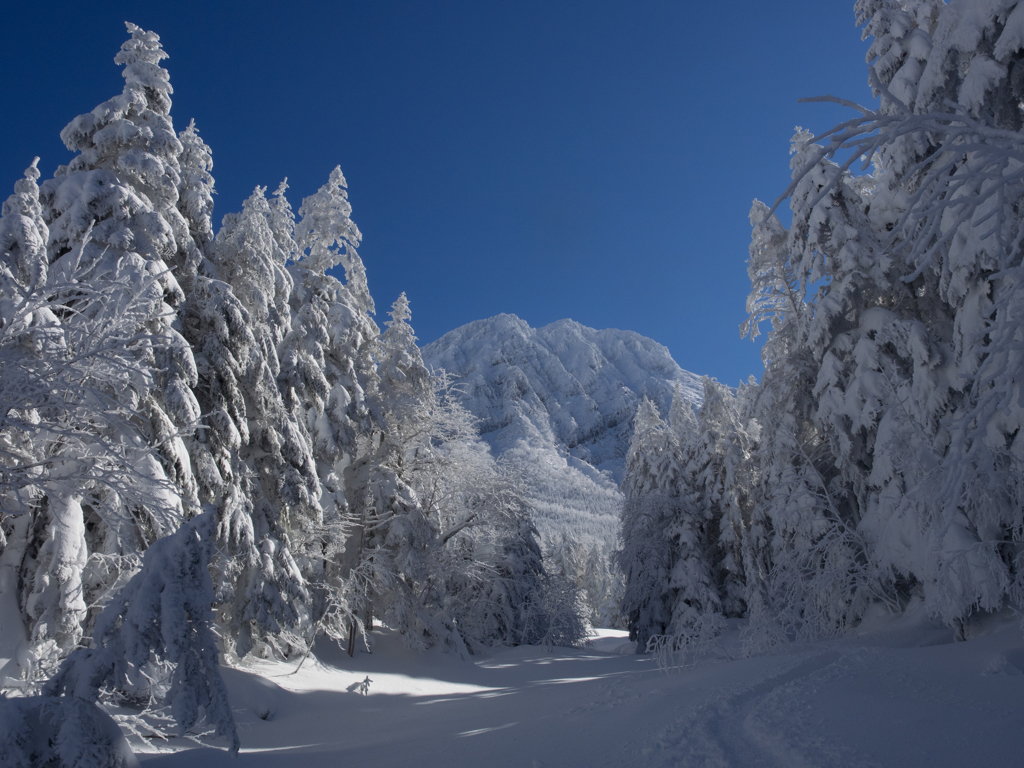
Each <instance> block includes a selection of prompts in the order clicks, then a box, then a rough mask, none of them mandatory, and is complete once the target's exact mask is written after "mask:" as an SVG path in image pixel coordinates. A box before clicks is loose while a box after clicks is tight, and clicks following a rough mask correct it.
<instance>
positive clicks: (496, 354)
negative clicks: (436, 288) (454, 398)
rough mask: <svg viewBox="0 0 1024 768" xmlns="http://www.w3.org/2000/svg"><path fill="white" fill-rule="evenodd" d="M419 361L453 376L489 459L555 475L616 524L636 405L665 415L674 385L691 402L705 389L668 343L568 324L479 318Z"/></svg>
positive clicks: (562, 486) (449, 335) (509, 317)
mask: <svg viewBox="0 0 1024 768" xmlns="http://www.w3.org/2000/svg"><path fill="white" fill-rule="evenodd" d="M423 358H424V360H425V361H426V362H427V364H428V365H429V366H432V367H434V368H435V369H441V368H443V369H444V370H446V371H447V372H448V373H449V374H451V375H452V377H453V378H454V379H455V382H456V383H457V384H458V385H459V388H460V390H461V391H462V397H461V399H462V402H463V405H465V406H466V407H467V408H468V409H469V410H470V411H471V412H472V413H473V415H474V416H476V417H477V418H478V419H479V420H480V431H481V435H482V437H483V438H484V440H486V441H487V442H488V444H489V445H490V446H491V450H492V451H493V452H494V453H495V455H512V454H514V453H517V452H518V454H519V455H520V456H521V457H526V455H527V454H529V460H530V462H531V465H535V466H546V467H548V468H549V469H550V471H555V469H557V472H556V474H558V473H561V474H559V477H558V478H557V479H556V478H555V477H554V476H552V478H550V480H551V482H550V485H552V486H554V487H555V488H557V489H559V490H558V491H557V492H558V493H559V494H563V495H564V493H565V492H566V491H565V490H564V489H565V487H566V485H567V484H568V485H574V486H578V487H577V488H576V490H575V491H573V493H574V494H575V495H576V496H577V497H578V502H579V505H582V507H586V508H589V509H591V510H596V509H597V508H600V509H601V510H603V511H602V512H601V514H609V515H613V516H614V518H615V520H616V521H617V504H618V502H619V501H620V500H621V496H620V495H619V494H618V489H617V484H618V483H619V482H620V481H621V479H622V473H623V470H624V465H625V456H626V451H627V449H628V447H629V439H630V436H631V434H632V424H633V416H634V414H635V413H636V408H637V405H638V404H639V402H640V400H641V399H642V398H644V397H648V398H650V399H651V400H652V401H654V403H655V404H656V405H657V406H658V408H659V410H660V411H661V412H662V414H663V415H665V416H667V415H668V412H669V406H670V405H671V402H672V396H673V393H674V391H675V387H676V385H677V384H678V385H680V386H682V388H683V392H684V393H685V394H686V395H688V396H689V398H690V399H691V400H692V401H693V402H694V403H695V404H696V403H699V402H700V399H701V393H702V386H701V382H700V378H699V377H698V376H695V375H694V374H692V373H689V372H687V371H684V370H683V369H682V368H680V367H679V365H677V364H676V362H675V360H673V359H672V356H671V354H670V353H669V351H668V349H667V348H666V347H665V346H663V345H661V344H659V343H657V342H656V341H653V340H652V339H649V338H647V337H645V336H641V335H640V334H638V333H634V332H633V331H622V330H619V329H616V328H606V329H603V330H597V329H594V328H589V327H587V326H585V325H582V324H580V323H578V322H576V321H575V320H570V319H568V318H566V319H562V320H557V321H555V322H553V323H550V324H548V325H545V326H543V327H542V328H531V327H530V326H529V324H528V323H526V322H525V321H524V320H522V319H521V318H519V317H516V316H515V315H509V314H502V315H496V316H494V317H491V318H487V319H484V320H477V321H474V322H472V323H468V324H466V325H464V326H462V327H460V328H456V329H455V330H453V331H450V332H449V333H447V334H445V335H444V336H442V337H441V338H440V339H438V340H437V341H435V342H433V343H432V344H428V345H427V346H426V347H424V349H423ZM524 460H525V458H524ZM552 468H555V469H552ZM563 470H564V471H563ZM570 476H572V477H570ZM581 488H582V490H580V489H581ZM587 488H592V491H593V492H592V493H591V491H588V490H587ZM613 509H614V513H613V512H612V510H613ZM539 525H540V524H539ZM540 527H541V528H542V532H543V527H544V526H543V525H540Z"/></svg>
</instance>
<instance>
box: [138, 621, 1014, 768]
mask: <svg viewBox="0 0 1024 768" xmlns="http://www.w3.org/2000/svg"><path fill="white" fill-rule="evenodd" d="M977 632H978V635H977V636H975V637H973V638H972V639H970V640H969V641H967V642H961V643H953V642H952V632H951V630H949V629H947V628H943V627H941V626H939V625H936V624H934V623H932V622H931V621H929V620H928V619H926V618H925V616H924V613H923V611H922V610H920V605H919V604H916V603H915V604H913V605H912V606H911V608H910V610H908V612H907V613H906V614H905V615H904V616H902V617H900V618H898V619H893V618H891V617H888V616H882V615H876V616H871V617H869V618H868V620H867V621H865V623H864V624H862V626H861V629H860V630H859V632H857V633H855V634H852V635H850V636H848V637H846V638H844V639H842V640H837V641H831V642H828V643H820V644H815V645H806V646H791V647H789V648H787V649H786V650H785V651H784V652H782V653H779V654H776V655H772V656H764V657H757V658H742V657H741V653H740V624H739V623H734V624H733V625H732V628H731V629H730V630H729V631H728V632H727V633H726V634H725V635H724V636H723V638H722V643H721V647H720V648H718V649H717V650H716V652H715V653H713V654H712V655H711V656H709V657H707V658H705V659H704V660H702V661H701V662H699V663H698V664H697V665H696V667H693V668H685V669H681V668H675V669H668V670H667V671H665V670H663V669H659V666H658V663H657V662H656V660H655V659H654V658H652V657H651V656H637V655H635V654H634V653H633V652H632V647H631V644H630V643H628V641H626V639H625V638H624V637H623V633H621V632H616V631H611V630H599V631H597V633H596V636H595V638H594V640H593V642H592V644H591V647H589V648H585V649H581V650H572V649H565V648H543V647H533V646H525V647H519V648H510V649H501V650H498V651H495V652H494V653H492V654H491V655H489V656H487V657H484V658H477V659H475V660H474V661H460V660H458V659H456V658H454V657H453V656H449V655H445V654H443V653H440V652H429V653H427V654H418V653H415V652H412V651H408V650H405V649H404V648H403V647H402V645H401V642H400V639H399V638H398V637H397V636H395V635H394V634H393V633H391V632H390V631H389V630H377V631H375V632H373V633H371V639H372V643H373V653H372V654H367V653H357V654H356V656H355V657H354V658H349V657H348V656H347V655H345V654H344V653H343V652H341V651H340V650H339V649H338V648H337V647H334V646H331V645H328V644H320V645H318V646H317V648H316V650H315V655H314V656H312V657H310V658H309V659H307V661H306V662H305V664H304V665H303V667H302V669H301V671H300V672H298V673H297V674H293V671H294V669H295V666H296V664H295V662H289V663H279V662H266V661H255V662H251V663H250V664H249V665H248V666H247V667H246V668H244V669H241V670H226V671H225V679H226V681H227V685H228V689H229V691H230V693H231V698H232V705H233V707H234V712H235V717H236V719H237V721H238V725H239V731H240V734H241V737H242V750H241V753H240V754H239V756H238V758H237V759H232V758H231V757H230V756H229V755H228V754H227V753H226V752H224V751H219V750H218V749H217V748H216V747H213V746H205V747H199V748H188V747H195V745H194V744H192V743H190V742H188V741H186V740H183V739H172V740H170V741H162V740H160V739H140V738H138V737H136V738H135V740H134V744H133V745H134V747H135V748H136V750H139V751H143V750H145V751H146V752H147V753H145V754H140V755H139V756H140V758H141V759H142V760H143V762H144V765H145V766H146V768H174V767H176V766H187V768H208V767H211V768H212V767H213V766H225V767H226V766H237V767H238V768H244V767H245V766H279V765H302V766H304V768H312V767H314V766H324V767H325V768H335V767H336V766H342V765H369V764H373V765H378V766H406V765H417V766H424V767H426V768H429V767H430V766H444V767H445V768H458V767H459V766H473V767H476V766H497V767H499V768H500V767H502V766H510V767H511V766H525V767H526V768H532V767H533V766H549V767H554V766H558V767H559V768H567V767H570V766H586V767H588V768H589V767H591V766H638V767H639V766H644V768H647V767H649V766H655V767H657V766H694V767H698V766H700V767H704V766H734V767H736V768H740V767H741V766H742V767H744V768H745V767H747V766H785V767H786V768H792V767H793V766H815V768H826V767H831V766H835V767H840V766H900V767H901V768H903V767H906V768H913V767H914V766H922V768H923V767H924V766H927V767H928V768H942V767H943V766H950V767H951V768H952V767H954V766H955V767H956V768H962V766H968V765H1014V764H1017V761H1018V760H1019V757H1020V755H1021V754H1022V750H1024V709H1022V707H1021V706H1020V702H1021V700H1022V696H1024V675H1022V670H1024V635H1022V633H1021V629H1020V626H1019V624H1018V623H1017V621H1015V620H1013V619H1007V618H1006V617H1003V618H1002V619H1001V620H1000V619H995V620H993V621H992V623H991V624H990V625H989V626H987V627H982V628H979V629H978V630H977ZM367 678H369V680H368V681H367ZM364 690H365V693H363V692H362V691H364ZM154 750H169V752H163V753H159V752H155V751H154ZM173 750H181V751H177V752H174V751H173Z"/></svg>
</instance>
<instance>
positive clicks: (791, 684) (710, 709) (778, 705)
mask: <svg viewBox="0 0 1024 768" xmlns="http://www.w3.org/2000/svg"><path fill="white" fill-rule="evenodd" d="M839 659H840V654H839V653H838V652H837V651H826V652H824V653H818V654H815V655H811V656H805V657H804V658H802V659H800V660H798V661H796V662H795V663H790V664H788V665H786V667H785V668H784V669H783V670H781V671H779V672H777V673H775V674H771V675H769V676H767V677H764V678H762V679H760V680H758V681H756V682H754V683H752V684H747V685H741V686H735V687H733V688H731V689H726V690H724V691H722V692H720V693H719V694H717V695H715V696H714V697H713V698H711V699H709V700H707V701H705V702H704V703H702V704H700V705H698V706H696V707H694V708H693V709H692V710H691V711H690V712H689V713H687V714H686V715H685V716H684V717H683V718H681V719H680V720H679V721H677V722H675V723H673V724H672V725H671V726H669V727H668V728H667V729H665V730H664V731H663V732H662V733H661V734H659V736H658V738H657V739H656V740H655V741H654V742H653V744H649V745H646V746H641V748H640V751H641V752H642V753H643V754H644V755H645V756H646V757H647V758H649V759H650V765H652V766H654V765H665V766H691V765H692V766H707V767H708V768H739V767H740V766H742V767H743V768H748V767H749V768H754V767H755V766H756V767H757V768H761V766H764V768H776V767H777V768H804V767H805V766H806V768H845V767H846V766H865V767H867V766H874V765H876V764H875V763H872V762H869V761H867V760H865V759H863V758H859V757H857V756H855V755H852V754H844V753H843V750H840V749H838V748H837V747H836V746H835V745H829V744H827V743H826V742H825V741H824V740H823V739H821V738H820V737H819V736H816V735H815V734H814V733H813V731H812V730H811V728H810V727H809V725H808V724H807V723H806V721H805V719H804V716H806V713H804V712H800V711H799V709H800V707H799V702H798V699H799V693H800V690H801V688H802V687H805V686H807V685H808V681H809V679H810V678H812V677H813V676H814V675H815V673H817V672H819V671H820V670H823V669H825V668H827V667H829V666H831V665H832V664H834V663H835V662H836V661H838V660H839Z"/></svg>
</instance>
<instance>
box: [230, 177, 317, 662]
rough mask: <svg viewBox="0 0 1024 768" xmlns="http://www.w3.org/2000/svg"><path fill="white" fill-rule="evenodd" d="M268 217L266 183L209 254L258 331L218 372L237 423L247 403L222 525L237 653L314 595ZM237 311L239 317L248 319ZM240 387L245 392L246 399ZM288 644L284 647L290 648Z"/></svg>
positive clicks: (285, 280)
mask: <svg viewBox="0 0 1024 768" xmlns="http://www.w3.org/2000/svg"><path fill="white" fill-rule="evenodd" d="M269 220H270V207H269V205H268V204H267V201H266V198H265V197H264V190H263V189H262V188H257V189H256V191H255V192H254V193H253V195H252V196H251V197H250V198H249V199H248V200H246V202H245V204H244V206H243V210H242V212H241V213H239V214H231V215H228V216H226V217H225V219H224V223H223V225H222V227H221V229H220V231H219V232H218V233H217V238H216V240H215V242H214V245H213V248H212V258H211V262H212V264H213V267H214V268H215V269H216V273H217V275H218V276H219V277H220V278H221V279H222V280H223V281H224V282H225V283H226V284H227V285H229V286H231V290H232V292H233V294H234V295H235V296H236V297H237V298H238V301H239V304H240V306H241V308H243V309H244V311H245V316H247V320H248V326H249V331H250V333H251V339H252V343H251V345H246V346H244V347H242V350H241V351H243V352H245V353H247V354H248V357H247V359H244V360H240V361H238V363H239V364H240V366H239V367H240V370H239V371H238V373H237V374H235V375H236V376H237V379H229V378H228V376H229V375H231V373H232V372H231V371H230V370H228V371H223V372H221V373H220V374H219V379H220V382H219V383H221V384H223V385H224V386H225V389H226V391H224V392H222V393H218V394H220V395H221V398H222V400H224V401H225V402H224V403H223V405H225V406H227V407H228V408H230V409H231V410H226V409H225V410H226V413H227V414H228V416H229V418H230V422H233V423H234V424H236V425H237V424H239V423H240V419H239V418H238V416H237V413H238V411H239V410H240V405H244V409H245V410H244V414H245V421H246V424H245V425H244V429H245V432H242V433H240V434H239V437H238V440H237V441H233V442H237V444H238V447H237V449H236V450H237V459H238V460H237V462H236V464H235V466H233V467H231V468H230V469H229V471H230V474H231V475H232V476H233V477H234V478H236V480H235V482H236V483H237V487H236V488H232V489H231V490H230V492H229V494H228V495H227V496H226V497H225V499H224V502H225V503H224V504H223V505H222V511H223V517H222V524H221V536H222V538H224V539H226V540H228V541H231V542H233V544H234V546H235V548H236V550H237V551H238V553H239V554H238V556H237V557H235V558H234V559H233V561H232V562H231V563H229V564H228V565H227V567H226V569H225V574H226V578H227V580H228V582H229V583H230V582H240V584H244V585H245V586H244V588H238V587H236V588H235V590H234V595H233V599H232V601H231V603H229V604H225V605H224V607H223V620H224V621H226V622H227V623H228V625H229V626H231V627H232V629H233V633H234V634H236V635H237V640H236V649H237V652H238V653H239V654H240V655H244V654H245V653H247V652H249V650H251V649H252V647H253V644H254V643H255V642H257V641H258V640H259V641H265V642H269V643H271V645H275V644H277V643H278V642H279V639H278V638H279V637H280V635H281V633H282V631H283V629H284V628H285V627H288V626H293V625H295V624H296V623H298V622H299V620H300V611H299V609H298V605H299V604H302V603H304V602H306V601H307V600H308V593H307V589H306V584H305V579H304V577H303V575H302V573H301V568H300V566H299V564H298V563H297V562H296V560H295V558H294V554H293V551H292V541H293V540H296V541H297V542H301V541H302V540H304V539H305V538H308V537H309V536H311V535H312V533H313V531H314V530H315V529H316V527H317V526H318V525H319V524H320V522H321V510H320V506H319V496H320V486H319V479H318V477H317V473H316V466H315V463H314V460H313V456H312V446H311V445H310V442H309V440H308V436H307V434H306V432H305V430H304V425H303V423H302V422H301V421H300V420H299V419H298V418H297V417H296V414H295V413H294V412H292V411H290V410H289V409H288V408H287V407H286V406H285V403H284V399H283V397H282V393H281V390H280V388H279V386H278V378H277V377H278V374H279V373H280V363H279V359H278V354H277V349H278V345H279V344H280V343H281V342H282V341H283V340H284V339H285V338H286V336H287V334H288V332H289V329H290V319H291V309H290V306H289V303H288V302H289V298H290V293H291V288H292V280H291V276H290V275H289V274H288V272H287V271H286V269H285V266H286V265H285V264H284V261H283V258H284V257H283V255H282V252H281V249H280V248H279V247H278V244H277V241H276V239H275V237H274V233H273V231H272V229H271V227H270V221H269ZM232 314H233V317H230V319H231V320H234V321H235V322H237V320H238V319H241V317H242V315H241V313H239V312H237V311H236V312H233V313H232ZM213 319H214V320H216V319H217V318H213ZM225 319H229V318H225ZM225 330H226V328H225ZM243 338H246V339H248V336H245V337H243ZM234 346H236V348H237V347H238V346H240V345H238V344H237V343H236V344H235V345H234ZM234 387H238V389H239V390H240V391H241V395H242V398H241V401H242V402H241V404H239V403H238V398H237V395H236V394H235V392H233V391H231V390H232V389H233V388H234ZM230 422H229V423H230ZM229 434H230V432H229ZM232 437H233V435H232ZM229 445H230V444H229ZM236 569H240V572H239V573H235V570H236ZM281 642H284V641H281ZM287 645H288V644H287V643H285V644H284V646H283V647H282V648H281V649H282V650H285V651H287V649H288V648H287Z"/></svg>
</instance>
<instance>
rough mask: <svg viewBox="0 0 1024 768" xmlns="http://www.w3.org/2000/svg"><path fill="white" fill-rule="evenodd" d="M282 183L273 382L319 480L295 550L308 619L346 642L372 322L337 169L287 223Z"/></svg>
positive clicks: (371, 425) (368, 413)
mask: <svg viewBox="0 0 1024 768" xmlns="http://www.w3.org/2000/svg"><path fill="white" fill-rule="evenodd" d="M285 189H286V186H285V185H284V184H282V186H281V187H280V188H279V189H278V193H277V194H276V195H275V197H274V200H273V201H272V204H271V213H270V224H271V231H272V232H273V234H274V237H275V240H276V242H277V244H278V248H279V249H280V251H281V252H282V253H289V254H290V259H291V264H290V265H289V267H288V271H289V274H290V275H291V276H292V280H293V285H294V288H293V290H292V293H291V298H290V305H291V311H292V325H291V328H290V331H289V333H288V334H287V336H286V337H285V338H284V340H283V341H282V343H281V345H280V360H281V371H280V374H279V376H278V384H279V387H280V389H281V391H282V393H283V396H284V403H285V407H286V408H288V409H289V411H290V412H291V413H292V414H294V416H295V418H296V419H297V422H298V423H299V424H300V425H301V426H302V427H303V430H304V434H305V435H306V436H307V440H308V441H309V443H310V445H311V448H312V455H313V459H314V462H315V466H316V470H317V475H318V478H319V483H320V503H321V507H322V510H323V518H322V525H321V526H320V528H319V529H318V531H317V532H316V533H315V535H314V536H313V537H312V538H310V539H309V540H308V541H307V550H306V551H305V553H304V558H306V560H307V562H308V568H309V573H310V574H311V576H310V577H311V578H312V579H313V580H314V582H315V584H314V598H315V600H314V602H315V608H314V616H313V619H314V621H315V622H317V623H318V625H319V626H321V627H323V628H325V629H326V630H328V631H330V632H332V633H334V634H335V635H337V636H339V637H340V636H341V635H342V634H344V633H346V632H347V633H348V634H349V636H350V638H351V639H352V642H353V643H354V638H355V635H356V632H357V628H358V626H359V625H360V624H361V622H362V618H358V619H357V618H356V617H355V616H354V614H353V610H357V609H358V606H357V603H358V602H359V599H358V597H357V595H358V594H362V593H363V591H362V590H363V587H364V586H365V583H364V582H361V581H359V580H353V579H351V578H350V576H351V573H352V570H353V568H356V567H357V566H358V564H359V562H360V560H361V552H362V546H363V543H364V542H365V535H364V531H363V528H362V526H361V523H360V517H359V516H360V514H361V511H363V510H365V509H366V506H365V504H364V502H365V500H366V495H365V492H366V487H365V481H366V480H367V475H366V474H365V473H364V472H363V470H364V469H365V467H366V456H367V455H368V454H371V453H373V452H374V451H375V450H376V449H377V448H378V447H379V444H380V443H379V435H380V434H381V431H382V422H381V418H382V415H381V414H380V412H379V410H375V409H372V408H371V401H370V395H371V394H372V393H373V392H374V391H375V388H376V382H377V373H376V366H375V362H374V359H373V352H374V347H375V344H376V339H377V337H378V335H379V329H378V328H377V325H376V324H375V323H374V322H373V319H372V317H371V315H372V313H373V311H374V306H373V301H372V299H370V296H369V291H368V289H367V287H366V272H365V269H364V267H363V264H362V261H361V259H360V258H359V254H358V252H357V251H356V247H357V246H358V244H359V240H360V237H361V235H360V234H359V230H358V228H357V227H356V225H355V224H354V223H353V222H352V220H351V212H352V207H351V204H350V203H349V201H348V190H347V186H346V183H345V178H344V176H343V175H342V173H341V169H340V168H335V169H334V171H333V172H332V173H331V175H330V178H329V180H328V182H327V183H326V184H324V185H323V186H322V187H321V188H320V189H319V190H318V191H317V192H316V193H315V194H313V195H311V196H309V197H307V198H306V199H305V200H303V203H302V206H301V207H300V208H299V220H298V222H297V223H296V222H294V219H293V217H292V214H291V208H290V206H289V205H288V203H287V199H286V197H285ZM337 266H342V267H343V269H344V274H345V278H346V280H345V282H342V281H341V280H339V279H337V278H336V277H334V276H333V275H330V274H328V273H327V270H329V269H332V268H334V267H337ZM374 435H377V437H375V436H374ZM360 460H363V461H362V463H361V464H360V466H359V467H358V468H357V467H356V466H355V463H356V462H357V461H360ZM356 498H358V503H356V502H355V501H354V499H356ZM353 524H354V527H353ZM364 615H365V612H364ZM353 647H354V646H353Z"/></svg>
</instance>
